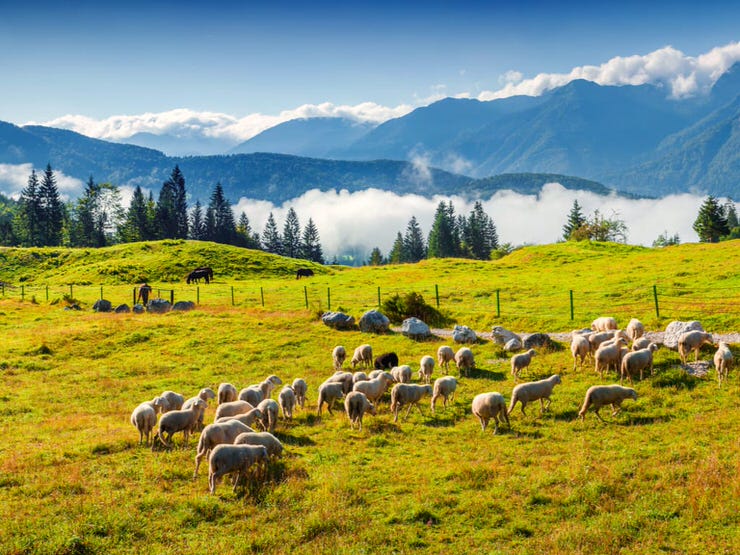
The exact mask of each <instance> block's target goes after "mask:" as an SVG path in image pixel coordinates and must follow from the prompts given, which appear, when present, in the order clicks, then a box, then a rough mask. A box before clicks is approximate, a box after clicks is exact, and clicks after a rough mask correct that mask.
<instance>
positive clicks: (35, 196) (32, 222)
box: [14, 170, 43, 247]
mask: <svg viewBox="0 0 740 555" xmlns="http://www.w3.org/2000/svg"><path fill="white" fill-rule="evenodd" d="M18 202H19V205H20V208H19V210H18V214H17V215H16V217H15V222H14V228H15V232H16V234H17V236H18V239H19V241H20V244H21V245H23V246H24V247H40V246H42V245H43V237H42V231H41V221H42V213H41V197H40V191H39V180H38V176H37V175H36V170H31V175H30V176H29V177H28V183H27V185H26V187H25V188H24V189H23V190H22V191H21V196H20V199H19V201H18Z"/></svg>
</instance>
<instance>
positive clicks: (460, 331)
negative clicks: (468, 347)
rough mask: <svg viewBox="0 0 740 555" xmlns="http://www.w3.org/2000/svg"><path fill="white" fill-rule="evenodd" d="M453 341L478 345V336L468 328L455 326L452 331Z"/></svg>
mask: <svg viewBox="0 0 740 555" xmlns="http://www.w3.org/2000/svg"><path fill="white" fill-rule="evenodd" d="M452 340H453V341H454V342H455V343H476V342H477V341H478V336H477V335H476V334H475V332H474V331H473V330H471V329H470V328H469V327H468V326H455V327H454V328H453V329H452Z"/></svg>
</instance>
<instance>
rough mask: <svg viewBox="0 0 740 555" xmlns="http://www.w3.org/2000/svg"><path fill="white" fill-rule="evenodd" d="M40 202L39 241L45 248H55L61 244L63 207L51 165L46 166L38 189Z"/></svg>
mask: <svg viewBox="0 0 740 555" xmlns="http://www.w3.org/2000/svg"><path fill="white" fill-rule="evenodd" d="M39 199H40V201H41V238H42V239H41V240H42V244H43V245H45V246H50V247H56V246H58V245H60V244H61V243H62V227H63V225H64V206H63V204H62V202H61V200H59V189H57V180H56V177H55V176H54V171H53V170H52V169H51V164H47V165H46V169H45V170H44V175H43V177H42V178H41V186H40V187H39Z"/></svg>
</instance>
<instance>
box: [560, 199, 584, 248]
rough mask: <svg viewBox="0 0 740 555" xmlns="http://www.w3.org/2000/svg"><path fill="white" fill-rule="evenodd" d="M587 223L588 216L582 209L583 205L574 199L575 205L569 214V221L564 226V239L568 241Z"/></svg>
mask: <svg viewBox="0 0 740 555" xmlns="http://www.w3.org/2000/svg"><path fill="white" fill-rule="evenodd" d="M585 223H586V217H585V216H584V215H583V212H582V211H581V205H580V204H578V201H577V200H574V201H573V206H572V207H571V209H570V213H569V214H568V221H567V222H566V224H565V225H564V226H563V239H565V240H566V241H568V240H569V239H570V238H571V235H573V232H574V231H576V230H577V229H579V228H580V227H581V226H582V225H583V224H585Z"/></svg>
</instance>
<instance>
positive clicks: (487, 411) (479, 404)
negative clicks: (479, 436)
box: [472, 391, 511, 435]
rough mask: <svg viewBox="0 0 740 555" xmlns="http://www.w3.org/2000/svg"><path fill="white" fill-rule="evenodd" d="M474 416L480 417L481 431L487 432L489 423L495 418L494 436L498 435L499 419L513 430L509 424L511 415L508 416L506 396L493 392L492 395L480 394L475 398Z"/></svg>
mask: <svg viewBox="0 0 740 555" xmlns="http://www.w3.org/2000/svg"><path fill="white" fill-rule="evenodd" d="M472 406H473V414H474V415H475V416H477V417H478V421H479V422H480V427H481V430H483V431H484V432H485V431H486V426H488V421H489V420H490V419H491V418H493V421H494V422H495V423H496V425H495V427H494V428H493V434H494V435H496V434H497V433H498V425H499V417H501V420H505V421H506V425H507V426H509V428H511V423H510V422H509V415H508V414H506V401H505V400H504V396H503V395H501V394H500V393H498V392H496V391H493V392H491V393H480V394H479V395H476V396H475V398H473V405H472Z"/></svg>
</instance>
